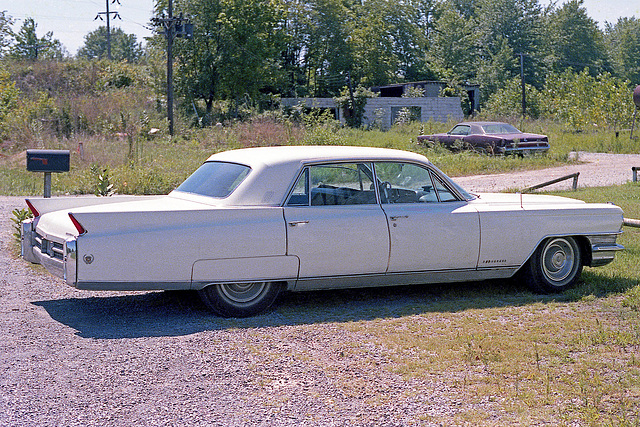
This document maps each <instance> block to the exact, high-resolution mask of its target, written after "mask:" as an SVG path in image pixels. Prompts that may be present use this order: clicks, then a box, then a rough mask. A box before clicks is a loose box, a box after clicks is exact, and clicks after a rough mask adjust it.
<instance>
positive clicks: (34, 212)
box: [25, 199, 40, 218]
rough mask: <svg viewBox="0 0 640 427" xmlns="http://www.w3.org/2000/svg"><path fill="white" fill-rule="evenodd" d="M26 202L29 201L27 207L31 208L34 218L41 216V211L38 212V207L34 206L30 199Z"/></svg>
mask: <svg viewBox="0 0 640 427" xmlns="http://www.w3.org/2000/svg"><path fill="white" fill-rule="evenodd" d="M25 202H27V207H28V208H29V210H30V211H31V213H32V214H33V217H34V218H37V217H39V216H40V212H38V209H36V208H35V206H33V204H32V203H31V202H30V201H29V199H27V200H25Z"/></svg>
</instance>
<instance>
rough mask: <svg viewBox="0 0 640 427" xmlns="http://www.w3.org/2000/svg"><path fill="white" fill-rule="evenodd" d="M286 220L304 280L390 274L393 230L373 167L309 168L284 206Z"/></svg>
mask: <svg viewBox="0 0 640 427" xmlns="http://www.w3.org/2000/svg"><path fill="white" fill-rule="evenodd" d="M284 216H285V221H286V227H287V254H288V255H293V256H297V257H298V258H299V259H300V271H299V278H301V279H306V278H318V277H335V276H349V275H362V274H375V273H384V272H385V271H386V268H387V262H388V259H389V229H388V226H387V219H386V216H385V214H384V212H383V211H382V209H381V207H380V205H379V204H378V201H377V196H376V192H375V188H374V184H373V176H372V167H371V165H370V164H366V163H332V164H321V165H312V166H308V167H306V168H305V169H304V170H303V172H302V173H301V175H300V177H299V178H298V180H297V182H296V184H295V186H294V188H293V191H292V192H291V194H290V196H289V198H288V200H287V202H286V203H285V207H284Z"/></svg>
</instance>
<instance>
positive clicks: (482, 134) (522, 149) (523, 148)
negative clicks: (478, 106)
mask: <svg viewBox="0 0 640 427" xmlns="http://www.w3.org/2000/svg"><path fill="white" fill-rule="evenodd" d="M418 141H419V142H423V143H424V142H434V143H439V144H442V145H444V146H445V147H447V148H450V149H465V148H466V149H473V150H479V151H483V152H486V153H489V154H514V153H515V154H532V153H546V152H547V151H549V139H548V138H547V136H546V135H538V134H535V133H524V132H520V131H519V130H518V129H516V128H515V127H514V126H512V125H510V124H508V123H502V122H464V123H458V124H457V125H455V126H454V127H453V129H451V130H450V131H449V132H447V133H437V134H435V135H420V136H418Z"/></svg>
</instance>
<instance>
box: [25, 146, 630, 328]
mask: <svg viewBox="0 0 640 427" xmlns="http://www.w3.org/2000/svg"><path fill="white" fill-rule="evenodd" d="M27 205H28V206H29V208H30V210H31V211H32V212H33V215H34V218H33V219H30V220H27V221H25V222H24V223H23V224H22V256H23V257H24V259H25V260H28V261H31V262H34V263H40V264H42V265H44V266H45V267H46V269H47V270H49V271H50V272H51V273H52V274H54V275H56V276H59V277H61V278H63V279H64V280H65V281H66V283H68V284H69V285H71V286H74V287H76V288H78V289H90V290H158V289H165V290H175V289H193V290H198V291H199V294H200V296H201V297H202V299H203V301H204V302H205V304H206V305H207V306H208V307H209V308H210V309H211V310H212V311H213V312H215V313H217V314H219V315H222V316H228V317H242V316H251V315H254V314H256V313H259V312H262V311H263V310H265V309H267V308H268V307H269V306H270V305H271V304H272V303H273V302H274V300H275V299H276V297H277V296H278V294H279V293H280V292H281V291H283V290H288V291H305V290H311V289H316V290H317V289H337V288H347V287H365V286H381V285H393V284H420V283H425V284H426V283H434V282H459V281H479V280H484V279H499V278H502V279H505V278H511V277H514V276H515V275H516V274H517V276H516V277H520V276H521V277H522V280H525V281H526V282H527V283H528V284H529V285H530V286H531V287H532V288H533V289H535V290H536V291H540V292H559V291H562V290H564V289H566V288H568V287H570V286H572V285H573V284H574V283H576V281H577V280H578V278H579V277H580V274H581V271H582V268H583V266H585V265H586V266H592V267H595V266H600V265H604V264H607V263H609V262H611V261H612V260H613V258H614V255H615V253H616V251H618V250H621V249H623V248H622V246H620V245H619V244H617V243H616V238H617V237H618V235H619V234H620V233H621V228H622V221H623V218H622V210H621V209H620V208H619V207H617V206H615V205H612V204H588V203H584V202H582V201H577V200H573V199H568V198H563V197H555V196H546V195H530V194H470V193H468V192H466V191H465V190H463V189H462V188H460V187H459V186H458V185H456V184H455V183H454V182H453V181H452V180H451V179H449V178H448V177H447V176H446V175H444V174H443V173H442V172H441V171H440V170H438V169H437V168H436V167H435V166H434V165H433V164H431V163H430V162H429V161H428V160H427V159H426V158H425V157H424V156H421V155H418V154H415V153H410V152H405V151H399V150H389V149H381V148H366V147H343V146H331V147H320V146H306V147H263V148H248V149H241V150H231V151H226V152H221V153H218V154H214V155H213V156H211V157H210V158H209V159H208V160H207V161H206V162H205V163H204V164H203V165H202V166H201V167H200V168H199V169H197V170H196V171H195V172H194V173H193V174H192V175H191V176H190V177H189V178H187V180H186V181H184V183H182V184H181V185H180V186H179V187H178V188H176V189H175V190H174V191H172V192H171V193H170V194H169V195H165V196H113V197H60V198H47V199H45V198H29V199H27Z"/></svg>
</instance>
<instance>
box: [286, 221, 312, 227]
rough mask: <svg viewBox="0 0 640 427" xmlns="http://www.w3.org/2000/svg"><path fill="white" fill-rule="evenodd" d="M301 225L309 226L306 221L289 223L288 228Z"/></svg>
mask: <svg viewBox="0 0 640 427" xmlns="http://www.w3.org/2000/svg"><path fill="white" fill-rule="evenodd" d="M303 224H309V221H308V220H301V221H289V227H295V226H297V225H303Z"/></svg>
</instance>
